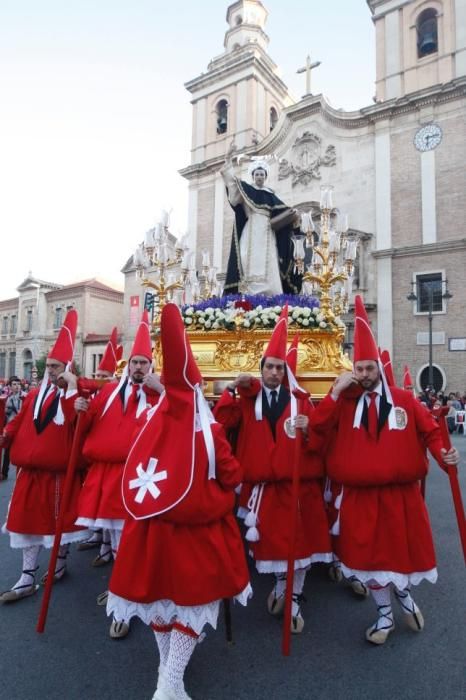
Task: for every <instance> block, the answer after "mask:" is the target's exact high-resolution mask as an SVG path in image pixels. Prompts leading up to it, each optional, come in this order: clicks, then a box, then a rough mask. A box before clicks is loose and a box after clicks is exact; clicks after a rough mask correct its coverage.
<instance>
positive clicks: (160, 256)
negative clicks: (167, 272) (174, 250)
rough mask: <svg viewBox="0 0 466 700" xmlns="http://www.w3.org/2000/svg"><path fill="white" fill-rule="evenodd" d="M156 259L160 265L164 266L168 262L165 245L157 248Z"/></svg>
mask: <svg viewBox="0 0 466 700" xmlns="http://www.w3.org/2000/svg"><path fill="white" fill-rule="evenodd" d="M158 259H159V262H161V263H162V264H165V263H166V262H168V251H167V246H166V244H165V243H162V244H161V246H160V248H159V254H158Z"/></svg>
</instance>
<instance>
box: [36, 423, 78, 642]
mask: <svg viewBox="0 0 466 700" xmlns="http://www.w3.org/2000/svg"><path fill="white" fill-rule="evenodd" d="M83 415H84V411H80V412H79V415H78V418H77V421H76V428H75V431H74V435H73V442H72V444H71V452H70V458H69V461H68V466H67V468H66V472H65V480H64V484H63V495H62V499H61V503H60V510H59V512H58V518H57V523H56V526H55V538H54V541H53V547H52V553H51V555H50V562H49V568H48V572H47V581H46V583H45V589H44V595H43V598H42V605H41V608H40V613H39V619H38V621H37V627H36V632H39V634H41V633H42V632H43V631H44V629H45V622H46V620H47V612H48V609H49V602H50V596H51V594H52V586H53V578H54V575H55V566H56V563H57V558H58V550H59V547H60V542H61V538H62V534H63V527H64V519H65V514H66V512H67V510H68V506H69V502H70V496H71V489H72V487H73V478H74V474H75V471H76V467H77V465H78V461H79V458H80V456H81V448H82V441H83V440H82V439H83V429H84V426H85V424H86V423H85V420H84V418H83Z"/></svg>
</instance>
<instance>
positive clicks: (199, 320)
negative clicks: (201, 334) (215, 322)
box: [197, 316, 205, 324]
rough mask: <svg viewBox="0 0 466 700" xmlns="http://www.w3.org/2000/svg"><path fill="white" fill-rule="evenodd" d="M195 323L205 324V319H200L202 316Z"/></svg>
mask: <svg viewBox="0 0 466 700" xmlns="http://www.w3.org/2000/svg"><path fill="white" fill-rule="evenodd" d="M197 322H198V323H200V324H203V323H205V318H202V316H201V317H200V318H198V319H197Z"/></svg>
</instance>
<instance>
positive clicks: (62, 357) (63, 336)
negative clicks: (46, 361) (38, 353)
mask: <svg viewBox="0 0 466 700" xmlns="http://www.w3.org/2000/svg"><path fill="white" fill-rule="evenodd" d="M77 327H78V314H77V313H76V310H75V309H70V310H69V311H68V313H67V314H66V318H65V320H64V322H63V325H62V327H61V328H60V332H59V333H58V337H57V339H56V341H55V345H54V346H53V348H52V349H51V350H50V352H49V354H48V355H47V357H49V358H52V359H54V360H58V361H59V362H63V364H64V365H66V364H68V362H71V360H72V359H73V354H74V341H75V339H76V329H77Z"/></svg>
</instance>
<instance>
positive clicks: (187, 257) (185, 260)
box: [181, 250, 191, 270]
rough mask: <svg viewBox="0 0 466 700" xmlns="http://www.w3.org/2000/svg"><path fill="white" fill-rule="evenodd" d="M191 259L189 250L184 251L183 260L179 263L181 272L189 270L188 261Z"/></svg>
mask: <svg viewBox="0 0 466 700" xmlns="http://www.w3.org/2000/svg"><path fill="white" fill-rule="evenodd" d="M190 259H191V253H190V252H189V250H185V251H184V253H183V259H182V261H181V269H182V270H188V269H189V261H190Z"/></svg>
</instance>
